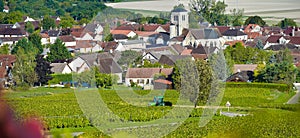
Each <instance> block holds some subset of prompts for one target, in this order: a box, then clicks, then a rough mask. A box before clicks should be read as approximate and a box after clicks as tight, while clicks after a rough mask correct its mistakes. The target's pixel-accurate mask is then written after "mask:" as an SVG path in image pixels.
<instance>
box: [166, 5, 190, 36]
mask: <svg viewBox="0 0 300 138" xmlns="http://www.w3.org/2000/svg"><path fill="white" fill-rule="evenodd" d="M184 28H189V14H188V11H187V10H185V9H184V8H183V7H177V8H175V9H173V10H172V11H171V25H170V38H173V37H176V36H179V35H181V33H182V30H183V29H184Z"/></svg>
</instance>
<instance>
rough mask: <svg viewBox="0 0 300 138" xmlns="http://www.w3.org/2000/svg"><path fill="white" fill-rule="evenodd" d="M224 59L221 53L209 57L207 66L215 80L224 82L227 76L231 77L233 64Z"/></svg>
mask: <svg viewBox="0 0 300 138" xmlns="http://www.w3.org/2000/svg"><path fill="white" fill-rule="evenodd" d="M228 60H231V59H226V58H225V56H224V53H223V51H219V52H218V53H216V54H212V55H210V56H209V60H208V62H209V65H210V66H211V68H212V69H213V71H214V73H215V77H216V79H219V80H223V81H225V80H226V79H227V76H229V75H231V73H232V68H233V64H232V63H231V62H230V61H228Z"/></svg>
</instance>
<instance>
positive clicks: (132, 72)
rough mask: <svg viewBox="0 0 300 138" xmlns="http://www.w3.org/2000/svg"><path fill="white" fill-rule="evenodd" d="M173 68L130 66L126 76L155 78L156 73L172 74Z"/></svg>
mask: <svg viewBox="0 0 300 138" xmlns="http://www.w3.org/2000/svg"><path fill="white" fill-rule="evenodd" d="M172 72H173V69H172V68H129V69H128V71H127V73H126V78H153V77H154V75H155V74H158V73H163V74H165V75H167V76H168V75H171V74H172Z"/></svg>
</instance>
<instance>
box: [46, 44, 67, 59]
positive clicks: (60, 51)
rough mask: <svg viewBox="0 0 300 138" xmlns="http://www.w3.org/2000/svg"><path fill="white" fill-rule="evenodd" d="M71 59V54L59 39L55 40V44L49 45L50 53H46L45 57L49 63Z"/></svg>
mask: <svg viewBox="0 0 300 138" xmlns="http://www.w3.org/2000/svg"><path fill="white" fill-rule="evenodd" d="M71 57H72V56H71V53H70V52H69V51H68V49H67V47H66V46H65V45H64V44H63V42H62V41H61V40H60V39H56V41H55V43H54V44H52V45H50V53H48V57H47V60H48V61H49V62H54V61H58V60H67V59H70V58H71Z"/></svg>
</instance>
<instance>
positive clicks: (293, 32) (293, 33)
mask: <svg viewBox="0 0 300 138" xmlns="http://www.w3.org/2000/svg"><path fill="white" fill-rule="evenodd" d="M295 29H296V28H295V26H293V28H292V36H295Z"/></svg>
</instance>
